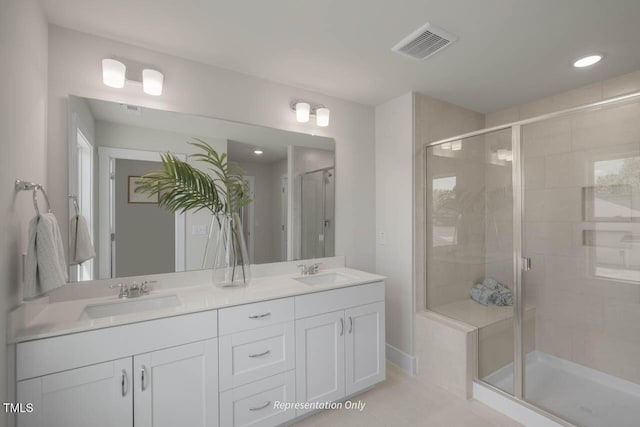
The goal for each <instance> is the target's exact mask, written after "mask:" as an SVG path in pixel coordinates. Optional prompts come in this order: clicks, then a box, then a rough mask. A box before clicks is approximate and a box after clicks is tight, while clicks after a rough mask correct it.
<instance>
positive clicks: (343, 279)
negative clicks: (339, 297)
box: [295, 273, 354, 285]
mask: <svg viewBox="0 0 640 427" xmlns="http://www.w3.org/2000/svg"><path fill="white" fill-rule="evenodd" d="M295 280H297V281H298V282H302V283H304V284H305V285H338V284H340V283H347V282H352V281H353V280H354V279H353V278H352V277H349V276H346V275H344V274H340V273H324V274H314V275H311V276H302V277H296V278H295Z"/></svg>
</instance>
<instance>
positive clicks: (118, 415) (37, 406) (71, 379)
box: [18, 357, 133, 427]
mask: <svg viewBox="0 0 640 427" xmlns="http://www.w3.org/2000/svg"><path fill="white" fill-rule="evenodd" d="M132 395H133V390H132V386H131V358H130V357H127V358H125V359H120V360H114V361H111V362H106V363H100V364H97V365H91V366H85V367H83V368H77V369H71V370H69V371H64V372H60V373H57V374H51V375H45V376H42V377H37V378H32V379H29V380H24V381H19V382H18V401H19V402H24V403H33V412H32V413H26V414H20V415H19V416H18V427H86V426H92V427H113V426H118V427H121V426H122V427H126V426H133V397H132Z"/></svg>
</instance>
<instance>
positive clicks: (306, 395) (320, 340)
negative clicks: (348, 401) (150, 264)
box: [15, 281, 385, 427]
mask: <svg viewBox="0 0 640 427" xmlns="http://www.w3.org/2000/svg"><path fill="white" fill-rule="evenodd" d="M300 286H302V285H300ZM305 286H307V285H305ZM300 289H301V292H300V293H299V294H293V295H292V294H291V293H289V294H288V295H284V296H283V297H282V298H274V299H270V300H265V301H259V302H253V303H247V304H239V305H236V306H230V307H224V308H219V309H217V310H216V309H212V310H207V311H202V312H196V313H189V314H182V315H177V316H169V317H165V318H159V319H154V320H147V321H141V322H136V323H129V324H124V325H119V326H112V327H105V328H100V329H93V330H89V331H84V332H75V333H72V332H69V333H67V334H62V335H58V336H54V337H50V338H40V339H33V340H31V341H24V342H19V343H17V344H16V347H15V351H16V354H15V360H16V366H15V367H16V370H15V374H16V379H17V390H16V391H17V400H18V401H19V402H22V403H32V404H33V407H34V411H33V412H32V413H26V414H20V415H19V416H18V417H17V426H18V427H86V426H92V427H114V426H117V427H127V426H129V427H133V426H135V427H175V426H185V427H217V426H218V425H219V426H222V427H236V426H238V427H240V426H252V427H272V426H278V425H283V424H284V425H286V424H287V423H289V422H291V421H292V420H293V419H294V418H295V417H296V416H300V415H303V414H305V413H307V412H309V411H311V410H313V409H314V408H303V409H300V408H296V407H295V406H291V407H286V406H285V405H277V404H276V403H277V402H281V403H283V404H301V403H306V402H322V403H325V402H327V401H339V400H342V399H344V398H346V397H349V396H352V395H354V394H356V393H358V392H361V391H363V390H365V389H367V388H369V387H371V386H373V385H375V384H376V383H378V382H380V381H383V380H384V378H385V357H384V351H385V331H384V325H385V306H384V294H385V292H384V282H382V281H379V282H372V283H366V284H360V285H353V286H345V287H342V288H336V289H330V290H318V291H317V292H313V291H312V292H311V293H302V292H305V291H306V292H309V290H310V289H309V288H306V289H305V288H300ZM312 289H313V288H311V290H312ZM256 290H259V289H256ZM246 291H247V292H250V291H252V289H251V288H247V289H246Z"/></svg>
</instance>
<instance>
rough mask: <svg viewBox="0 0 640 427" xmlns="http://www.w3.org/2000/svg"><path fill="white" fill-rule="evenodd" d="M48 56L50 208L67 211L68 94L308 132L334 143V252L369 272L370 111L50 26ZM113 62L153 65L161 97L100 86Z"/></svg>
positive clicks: (371, 239)
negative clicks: (298, 103)
mask: <svg viewBox="0 0 640 427" xmlns="http://www.w3.org/2000/svg"><path fill="white" fill-rule="evenodd" d="M49 51H50V55H49V58H50V62H49V71H50V73H49V113H50V114H49V122H48V123H49V151H48V158H49V170H48V178H49V180H50V182H51V183H52V184H51V185H50V187H51V199H52V204H53V208H54V209H56V210H64V211H66V209H67V206H66V195H67V150H66V143H67V117H66V115H67V111H68V110H67V105H66V100H67V96H68V95H69V94H73V95H78V96H84V97H89V98H97V99H104V100H108V101H115V102H124V103H129V104H136V105H141V106H144V107H150V108H158V109H164V110H171V111H179V112H184V113H191V114H200V115H206V116H210V117H216V118H222V119H229V120H235V121H240V122H246V123H251V124H256V125H262V126H269V127H274V128H279V129H284V130H291V131H298V132H306V133H314V134H317V135H321V136H330V137H333V138H334V139H335V141H336V161H337V170H338V173H339V174H340V178H339V179H338V180H337V187H338V188H337V238H336V240H337V241H336V248H337V251H336V252H337V254H340V255H346V257H347V263H348V264H349V265H350V266H352V267H356V268H361V269H364V270H370V271H372V270H373V269H374V258H375V256H374V229H375V222H374V221H375V219H374V215H373V212H374V208H375V202H374V200H375V186H374V174H375V172H374V167H373V165H374V112H373V108H371V107H366V106H362V105H360V104H356V103H353V102H348V101H343V100H340V99H337V98H332V97H327V96H324V95H320V94H317V93H312V92H308V91H305V90H302V89H297V88H294V87H290V86H285V85H282V84H277V83H272V82H268V81H265V80H261V79H257V78H254V77H249V76H246V75H243V74H239V73H236V72H231V71H227V70H223V69H219V68H215V67H211V66H207V65H204V64H199V63H196V62H193V61H188V60H184V59H181V58H177V57H174V56H170V55H165V54H160V53H157V52H154V51H150V50H148V49H143V48H138V47H135V46H132V45H127V44H123V43H120V42H116V41H112V40H108V39H104V38H101V37H95V36H91V35H87V34H83V33H79V32H75V31H71V30H66V29H63V28H60V27H56V26H50V27H49ZM112 56H118V57H123V58H130V59H132V60H136V61H138V62H143V63H149V64H154V65H156V66H157V67H158V68H159V69H160V70H161V71H162V72H163V73H164V74H165V88H164V93H163V94H162V96H160V97H153V96H149V95H146V94H144V93H143V92H142V90H141V89H140V88H139V87H135V86H131V87H129V86H127V87H125V88H124V89H112V88H109V87H107V86H105V85H104V84H102V77H101V68H100V67H101V66H100V64H101V60H102V58H107V57H112ZM296 98H303V99H306V100H309V101H312V102H314V103H321V104H324V105H326V106H328V107H329V108H330V109H331V124H330V125H329V127H327V128H319V127H317V126H315V124H313V123H311V122H310V123H298V122H297V121H296V120H295V115H294V114H293V113H292V112H291V111H290V110H289V104H290V102H291V101H292V100H293V99H296Z"/></svg>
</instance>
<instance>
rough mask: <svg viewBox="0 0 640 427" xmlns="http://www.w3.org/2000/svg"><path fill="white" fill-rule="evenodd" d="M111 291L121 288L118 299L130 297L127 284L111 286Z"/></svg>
mask: <svg viewBox="0 0 640 427" xmlns="http://www.w3.org/2000/svg"><path fill="white" fill-rule="evenodd" d="M109 288H110V289H115V288H120V291H119V292H118V298H128V297H129V287H128V286H127V284H126V283H118V284H115V285H113V284H112V285H109Z"/></svg>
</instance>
